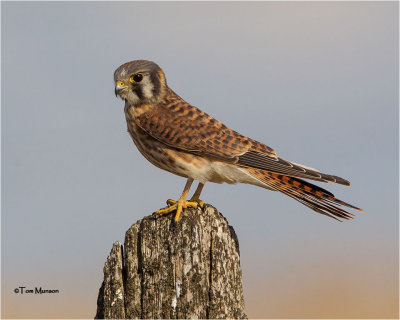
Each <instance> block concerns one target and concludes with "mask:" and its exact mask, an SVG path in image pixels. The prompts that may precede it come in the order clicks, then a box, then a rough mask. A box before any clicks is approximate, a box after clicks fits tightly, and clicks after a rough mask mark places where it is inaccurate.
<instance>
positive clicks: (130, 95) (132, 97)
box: [127, 91, 140, 105]
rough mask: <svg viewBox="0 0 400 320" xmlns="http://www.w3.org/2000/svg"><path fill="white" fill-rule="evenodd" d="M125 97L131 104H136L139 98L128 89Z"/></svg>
mask: <svg viewBox="0 0 400 320" xmlns="http://www.w3.org/2000/svg"><path fill="white" fill-rule="evenodd" d="M127 99H128V101H129V102H130V103H131V104H133V105H135V104H137V103H138V102H139V100H140V99H139V97H138V96H137V94H136V93H134V92H133V91H129V93H128V96H127Z"/></svg>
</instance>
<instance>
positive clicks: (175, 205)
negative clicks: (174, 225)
mask: <svg viewBox="0 0 400 320" xmlns="http://www.w3.org/2000/svg"><path fill="white" fill-rule="evenodd" d="M167 204H168V206H167V207H165V208H162V209H160V210H157V211H156V212H155V214H158V215H166V214H168V213H171V212H173V211H175V210H176V214H175V221H177V222H178V221H179V217H180V214H181V212H182V209H184V208H188V207H192V208H196V207H197V205H198V204H199V203H198V202H197V201H179V200H178V201H175V200H171V199H168V200H167Z"/></svg>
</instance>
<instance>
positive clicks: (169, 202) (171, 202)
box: [167, 199, 177, 206]
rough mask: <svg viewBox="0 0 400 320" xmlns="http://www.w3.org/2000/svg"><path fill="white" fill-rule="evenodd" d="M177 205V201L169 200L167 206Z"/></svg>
mask: <svg viewBox="0 0 400 320" xmlns="http://www.w3.org/2000/svg"><path fill="white" fill-rule="evenodd" d="M175 203H177V201H175V200H172V199H168V200H167V205H169V206H170V205H173V204H175Z"/></svg>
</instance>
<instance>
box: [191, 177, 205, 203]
mask: <svg viewBox="0 0 400 320" xmlns="http://www.w3.org/2000/svg"><path fill="white" fill-rule="evenodd" d="M203 187H204V183H201V182H199V185H198V186H197V189H196V191H195V192H194V193H193V196H192V197H191V198H190V201H194V202H197V203H198V204H199V205H200V206H201V207H203V206H204V203H205V202H204V201H203V200H200V193H201V191H202V190H203Z"/></svg>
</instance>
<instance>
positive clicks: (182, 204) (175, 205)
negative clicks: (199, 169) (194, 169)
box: [156, 178, 197, 221]
mask: <svg viewBox="0 0 400 320" xmlns="http://www.w3.org/2000/svg"><path fill="white" fill-rule="evenodd" d="M192 183H193V179H191V178H189V179H188V180H187V182H186V185H185V188H184V189H183V192H182V195H181V196H180V198H179V200H178V201H174V200H167V204H169V206H168V207H165V208H163V209H160V210H158V211H156V214H168V213H170V212H172V211H175V210H176V214H175V221H179V217H180V215H181V212H182V209H183V208H187V207H197V202H191V201H186V197H187V195H188V193H189V189H190V186H191V185H192Z"/></svg>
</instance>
